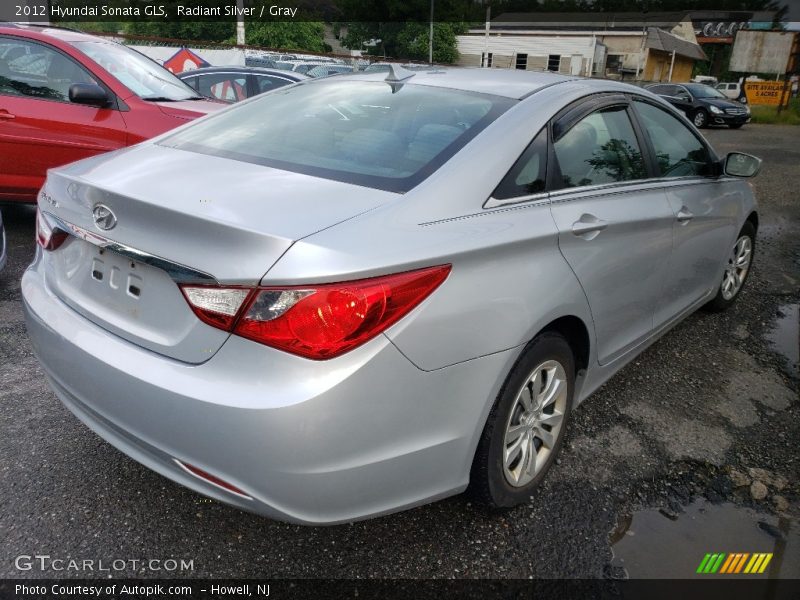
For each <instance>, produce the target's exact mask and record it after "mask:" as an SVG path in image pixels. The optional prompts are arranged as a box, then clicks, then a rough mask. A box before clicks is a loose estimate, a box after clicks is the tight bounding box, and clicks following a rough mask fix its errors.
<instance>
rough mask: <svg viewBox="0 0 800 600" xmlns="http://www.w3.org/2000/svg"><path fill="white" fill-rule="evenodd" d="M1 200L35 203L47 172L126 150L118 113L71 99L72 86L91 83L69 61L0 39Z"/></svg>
mask: <svg viewBox="0 0 800 600" xmlns="http://www.w3.org/2000/svg"><path fill="white" fill-rule="evenodd" d="M4 46H13V48H14V49H15V50H17V49H20V48H21V49H23V51H22V52H15V56H14V57H13V58H11V59H10V60H8V59H2V58H0V198H8V199H23V200H33V199H35V198H36V194H37V193H38V191H39V188H41V186H42V183H43V182H44V177H45V173H46V171H47V169H49V168H52V167H58V166H61V165H64V164H67V163H70V162H73V161H76V160H79V159H81V158H86V157H88V156H92V155H95V154H100V153H102V152H108V151H109V150H116V149H117V148H121V147H123V146H125V143H126V128H125V121H124V120H123V118H122V116H121V114H120V112H119V111H117V110H116V109H112V108H96V107H92V106H85V105H80V104H72V103H71V102H70V101H69V87H70V85H72V84H73V83H95V80H94V78H93V77H92V76H91V75H90V74H89V72H88V71H86V70H85V69H84V68H83V67H81V66H80V65H79V64H78V63H76V62H75V61H74V60H73V59H72V58H71V57H68V56H66V55H65V54H62V53H61V52H59V51H57V50H56V49H54V48H51V47H49V46H46V45H44V44H40V43H37V42H32V41H29V40H23V39H21V38H12V37H11V36H8V37H6V36H0V54H1V53H2V49H3V47H4Z"/></svg>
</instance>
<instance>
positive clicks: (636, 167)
mask: <svg viewBox="0 0 800 600" xmlns="http://www.w3.org/2000/svg"><path fill="white" fill-rule="evenodd" d="M554 149H555V154H556V158H557V160H558V166H559V168H560V170H561V182H560V183H561V185H560V186H559V187H567V188H569V187H576V186H586V185H600V184H604V183H614V182H618V181H631V180H634V179H643V178H644V177H646V176H647V172H646V169H645V163H644V158H643V157H642V151H641V149H640V147H639V142H638V141H637V139H636V134H635V133H634V131H633V126H632V125H631V122H630V119H629V118H628V113H627V112H626V110H625V108H624V107H621V106H620V107H613V108H608V109H604V110H599V111H597V112H594V113H592V114H590V115H589V116H587V117H584V118H583V119H582V120H580V121H578V123H576V124H575V125H574V126H573V127H572V128H571V129H570V130H569V131H567V132H566V133H565V134H564V135H563V136H562V137H561V138H560V139H559V140H557V141H556V142H555V144H554Z"/></svg>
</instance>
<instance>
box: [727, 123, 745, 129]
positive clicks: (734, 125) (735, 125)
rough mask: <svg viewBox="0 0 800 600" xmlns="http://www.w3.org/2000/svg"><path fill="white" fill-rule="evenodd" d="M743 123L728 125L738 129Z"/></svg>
mask: <svg viewBox="0 0 800 600" xmlns="http://www.w3.org/2000/svg"><path fill="white" fill-rule="evenodd" d="M742 125H744V123H731V124H729V125H728V127H730V128H731V129H739V128H740V127H741V126H742Z"/></svg>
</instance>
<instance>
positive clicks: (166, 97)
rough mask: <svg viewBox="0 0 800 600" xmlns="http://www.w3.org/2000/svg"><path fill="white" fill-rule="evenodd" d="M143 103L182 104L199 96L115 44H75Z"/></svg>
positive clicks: (144, 58) (170, 76) (154, 63)
mask: <svg viewBox="0 0 800 600" xmlns="http://www.w3.org/2000/svg"><path fill="white" fill-rule="evenodd" d="M72 45H73V46H75V47H76V48H77V49H78V50H80V51H81V52H83V53H84V54H86V55H87V56H88V57H89V58H91V59H92V60H93V61H94V62H96V63H97V64H99V65H100V66H101V67H103V68H104V69H105V70H106V71H108V72H109V73H111V75H113V76H114V77H115V78H116V79H117V80H118V81H119V82H120V83H122V84H123V85H124V86H125V87H127V88H128V89H129V90H131V91H132V92H133V93H134V94H136V95H137V96H139V97H140V98H141V99H142V100H154V101H179V100H190V99H192V98H196V97H197V93H196V92H195V91H194V90H193V89H192V88H190V87H189V86H188V85H186V84H185V83H184V82H183V81H181V80H180V79H178V78H177V77H175V75H173V74H172V73H170V72H169V71H167V70H166V69H165V68H164V67H162V66H161V65H159V64H158V63H156V62H153V61H152V60H150V59H149V58H147V57H146V56H144V55H143V54H140V53H139V52H136V51H135V50H131V49H130V48H126V47H125V46H123V45H122V44H117V43H114V42H72Z"/></svg>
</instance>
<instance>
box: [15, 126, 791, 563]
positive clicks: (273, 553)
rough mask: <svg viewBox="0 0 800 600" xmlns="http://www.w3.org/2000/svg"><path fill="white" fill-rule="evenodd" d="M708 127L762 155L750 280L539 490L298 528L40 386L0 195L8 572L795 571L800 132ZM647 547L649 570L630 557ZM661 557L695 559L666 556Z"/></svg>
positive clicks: (21, 217)
mask: <svg viewBox="0 0 800 600" xmlns="http://www.w3.org/2000/svg"><path fill="white" fill-rule="evenodd" d="M707 135H708V137H709V139H710V140H711V141H712V143H713V144H714V145H715V147H716V148H717V150H718V151H719V152H720V153H723V152H726V151H729V150H733V149H739V150H743V151H745V152H751V153H753V154H756V155H758V156H760V157H762V158H763V159H764V169H763V171H762V174H761V175H760V176H759V177H758V178H757V179H756V180H754V186H755V189H756V192H757V196H758V199H759V202H760V219H761V228H760V231H759V238H758V245H757V253H756V261H755V267H754V271H753V272H752V276H751V278H750V280H749V283H748V286H747V288H746V289H745V291H744V292H743V295H742V297H741V298H740V299H739V301H738V303H737V304H736V305H735V307H734V308H733V310H731V311H729V312H727V313H725V314H720V315H710V314H706V313H697V314H695V315H693V316H691V317H690V318H688V319H687V320H686V321H684V322H683V323H682V324H681V325H679V326H678V327H677V328H676V329H675V330H673V331H672V332H671V333H670V334H669V335H667V336H666V337H665V338H664V339H662V340H661V341H659V342H658V343H656V344H655V345H654V346H653V347H651V348H650V349H649V350H647V351H646V352H645V353H644V354H643V355H642V356H640V357H639V358H638V359H637V360H636V361H635V363H633V364H631V365H629V366H628V367H627V368H625V369H624V370H623V371H622V372H621V373H620V374H619V375H618V376H617V377H615V378H614V379H613V380H612V381H611V382H610V383H608V384H607V385H606V386H605V387H603V388H602V389H601V390H600V391H599V392H598V393H597V394H595V395H594V396H593V397H592V398H590V399H589V400H588V401H587V402H586V403H584V404H583V405H582V406H581V407H580V409H579V410H578V411H576V413H575V415H574V417H575V418H574V420H573V422H572V425H571V429H570V431H569V434H568V435H569V437H568V442H567V444H566V446H565V451H564V453H563V454H562V456H561V458H560V461H559V463H560V464H559V465H558V466H557V467H556V468H555V469H554V470H553V471H551V473H550V475H549V476H548V478H547V480H546V482H545V485H544V486H543V488H542V489H541V490H540V492H539V493H538V495H537V496H536V498H535V500H534V501H533V502H532V503H531V504H530V505H529V506H524V507H519V508H517V509H514V510H512V511H508V512H505V513H500V514H490V513H486V512H484V511H482V510H479V509H478V508H476V507H475V506H473V505H471V504H470V502H469V499H468V498H466V497H456V498H451V499H448V500H445V501H443V502H438V503H436V504H433V505H430V506H425V507H421V508H418V509H415V510H411V511H408V512H405V513H401V514H397V515H393V516H388V517H383V518H380V519H376V520H373V521H368V522H362V523H357V524H353V525H344V526H337V527H330V528H304V527H297V526H292V525H285V524H280V523H275V522H271V521H268V520H266V519H263V518H260V517H257V516H254V515H250V514H246V513H243V512H240V511H238V510H235V509H232V508H228V507H226V506H224V505H220V504H217V503H213V502H210V501H207V500H205V499H203V498H202V497H201V496H198V495H197V494H195V493H193V492H191V491H189V490H186V489H184V488H182V487H180V486H178V485H176V484H173V483H171V482H170V481H168V480H166V479H164V478H162V477H160V476H159V475H156V474H155V473H153V472H151V471H149V470H147V469H145V468H144V467H142V466H140V465H139V464H137V463H135V462H134V461H132V460H131V459H129V458H127V457H126V456H124V455H122V454H121V453H119V452H118V451H116V450H115V449H114V448H112V447H111V446H109V445H108V444H106V443H105V442H103V441H102V440H100V439H99V438H98V437H96V436H95V435H94V434H93V433H92V432H91V431H89V430H88V429H87V428H86V427H84V426H83V425H82V424H80V423H79V422H78V421H77V419H75V418H74V417H73V416H72V415H71V414H70V413H69V412H68V411H67V410H66V409H65V408H63V407H62V406H61V404H60V403H59V402H58V400H57V399H56V397H55V396H54V394H53V393H52V392H51V391H50V390H49V388H48V387H47V385H46V383H45V381H44V378H43V376H42V372H41V370H40V369H39V367H38V365H37V362H36V360H35V358H34V357H33V355H32V352H31V347H30V344H29V342H28V339H27V337H26V334H25V326H24V322H23V316H22V310H21V305H20V287H19V279H20V276H21V274H22V271H23V269H24V268H25V266H26V265H27V264H28V262H29V261H30V260H31V256H32V253H33V244H34V242H33V232H34V213H33V210H31V209H29V208H27V207H19V206H17V207H10V206H4V207H3V215H4V217H5V219H6V221H7V223H6V227H7V230H8V234H9V242H10V253H11V254H10V263H9V265H8V267H7V268H6V270H5V271H4V272H3V273H2V274H0V577H48V576H50V577H52V576H86V575H92V573H85V572H60V573H59V572H53V571H51V570H44V571H41V570H39V569H32V570H29V571H20V570H18V569H17V568H16V567H15V558H16V557H17V556H19V555H35V554H49V555H51V556H52V557H54V558H78V559H95V560H98V559H102V560H106V561H110V560H112V559H114V558H122V559H144V558H160V559H166V558H178V559H180V558H183V559H191V560H193V561H194V562H193V569H192V570H187V571H183V572H176V573H174V575H178V576H192V577H223V576H250V577H313V576H317V577H325V576H335V577H412V578H413V577H519V578H527V577H604V576H605V577H625V576H626V574H627V575H630V576H631V577H636V576H651V577H652V576H660V577H688V576H690V575H692V574H693V572H694V568H695V565H696V564H697V563H699V561H700V559H701V558H702V557H703V555H704V553H706V552H711V551H718V550H726V547H725V544H726V543H727V544H729V545H730V544H734V545H735V544H738V545H739V546H738V547H735V548H734V547H729V548H727V551H765V552H773V549H772V548H773V547H774V548H775V550H774V552H775V553H776V558H775V559H774V565H773V571H774V573H773V574H776V573H778V572H779V573H780V575H781V576H784V577H787V576H792V575H793V576H794V577H800V573H798V568H800V567H798V565H800V560H796V561H795V560H794V557H795V556H796V554H797V549H798V533H797V532H798V523H797V521H796V518H797V517H798V515H799V514H800V509H799V507H798V499H799V498H800V484H799V483H798V472H799V471H800V469H799V468H798V467H799V466H800V465H799V464H798V440H800V418H799V416H800V402H799V401H798V380H797V372H796V366H795V367H792V366H791V365H790V364H789V362H791V360H796V358H794V359H792V358H789V359H787V358H786V356H790V357H791V355H792V353H793V352H796V349H797V343H798V341H797V305H798V303H800V192H798V190H800V144H798V140H800V128H792V127H779V126H769V125H760V126H757V125H748V126H746V127H744V128H742V129H741V130H738V131H734V130H728V129H715V130H711V131H708V132H707ZM779 513H782V514H783V517H780V518H779V516H778V515H779ZM728 529H730V530H731V531H733V530H735V531H739V530H741V532H742V533H741V536H740V537H738V538H737V540H738V541H736V540H735V541H732V542H726V541H725V540H726V539H727V538H724V536H723V532H724V531H726V530H728ZM677 531H683V532H685V535H684V534H681V535H671V534H670V532H673V533H675V532H677ZM612 532H613V533H612ZM664 532H666V533H664ZM637 536H638V537H637ZM631 540H638V542H639V545H638V546H637V545H636V544H635V543H633V542H632V541H631ZM613 543H616V544H617V545H616V546H614V545H613ZM762 547H763V548H766V549H762ZM612 548H616V556H614V554H615V552H612ZM637 554H638V555H644V557H645V558H647V559H648V561H647V562H648V563H649V564H650V565H651V566H650V568H651V571H652V569H655V572H650V571H646V570H643V569H644V568H643V567H642V566H641V565H639V566H637V563H636V561H635V560H634V558H632V557H635V556H636V555H637ZM666 555H673V556H679V557H684V562H683V563H681V562H680V561H678V562H675V561H669V560H660V561H659V560H658V557H659V556H666ZM651 558H652V559H653V560H650V559H651ZM653 564H655V565H656V566H655V567H653V566H652V565H653ZM687 565H688V566H687ZM776 566H777V568H776ZM115 574H116V575H118V576H122V575H137V574H139V575H142V576H159V575H163V573H159V572H153V571H147V570H139V569H135V570H134V569H128V570H124V571H122V572H118V573H115Z"/></svg>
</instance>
